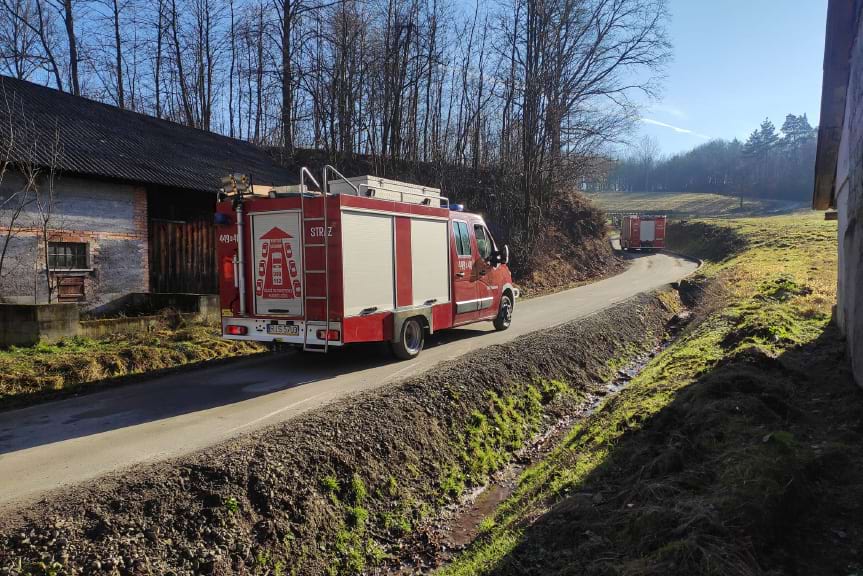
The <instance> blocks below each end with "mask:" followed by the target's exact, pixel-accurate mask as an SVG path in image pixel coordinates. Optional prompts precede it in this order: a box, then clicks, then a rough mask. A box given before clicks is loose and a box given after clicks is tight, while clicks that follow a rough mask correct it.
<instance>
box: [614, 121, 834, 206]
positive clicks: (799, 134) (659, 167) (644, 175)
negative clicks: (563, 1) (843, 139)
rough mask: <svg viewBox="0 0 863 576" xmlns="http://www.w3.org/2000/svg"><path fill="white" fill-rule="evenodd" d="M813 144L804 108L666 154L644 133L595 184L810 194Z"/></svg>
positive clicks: (753, 194) (620, 188)
mask: <svg viewBox="0 0 863 576" xmlns="http://www.w3.org/2000/svg"><path fill="white" fill-rule="evenodd" d="M816 146H817V130H816V129H815V128H813V127H812V126H811V125H810V123H809V119H808V118H807V117H806V114H802V115H799V116H798V115H794V114H788V115H787V116H786V117H785V121H784V122H783V124H782V127H781V128H780V129H778V130H777V128H776V126H775V125H774V124H773V122H771V121H770V120H769V119H765V120H764V121H763V122H762V123H761V125H760V126H759V127H758V128H757V129H755V130H754V131H753V132H752V133H751V134H750V135H749V138H748V139H747V140H746V141H745V142H741V141H739V140H737V139H734V140H731V141H728V140H712V141H710V142H707V143H705V144H702V145H700V146H697V147H695V148H693V149H692V150H689V151H688V152H684V153H682V154H675V155H672V156H669V157H662V156H660V154H659V150H658V147H657V146H656V143H655V141H653V140H651V139H649V138H647V139H643V140H642V141H641V142H639V143H638V145H636V146H635V147H634V148H633V149H632V151H631V152H630V154H628V155H627V156H625V157H624V158H623V159H621V160H619V161H617V162H616V163H615V164H614V165H613V167H612V168H611V170H610V172H609V175H608V179H607V180H605V181H603V182H602V183H601V185H600V187H601V188H604V189H608V190H615V191H639V192H711V193H717V194H727V195H734V196H748V197H756V198H774V199H788V200H805V199H807V198H809V197H811V195H812V186H813V185H814V178H815V149H816Z"/></svg>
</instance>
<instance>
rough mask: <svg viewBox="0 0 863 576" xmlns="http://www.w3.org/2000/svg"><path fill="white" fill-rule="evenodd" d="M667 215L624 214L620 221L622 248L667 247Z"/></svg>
mask: <svg viewBox="0 0 863 576" xmlns="http://www.w3.org/2000/svg"><path fill="white" fill-rule="evenodd" d="M665 223H666V217H665V216H643V215H632V216H624V217H623V219H622V220H621V222H620V248H621V250H640V249H642V248H653V249H662V248H665Z"/></svg>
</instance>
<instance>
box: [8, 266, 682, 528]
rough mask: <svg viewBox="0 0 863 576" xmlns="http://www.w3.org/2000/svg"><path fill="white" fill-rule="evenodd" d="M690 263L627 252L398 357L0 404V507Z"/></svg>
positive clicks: (534, 323)
mask: <svg viewBox="0 0 863 576" xmlns="http://www.w3.org/2000/svg"><path fill="white" fill-rule="evenodd" d="M695 269H696V264H695V263H693V262H691V261H689V260H685V259H682V258H677V257H674V256H670V255H666V254H651V255H640V256H635V257H633V258H632V260H631V262H630V266H629V268H628V269H627V270H626V271H625V272H623V273H622V274H619V275H617V276H614V277H612V278H608V279H606V280H602V281H599V282H596V283H594V284H589V285H586V286H582V287H580V288H575V289H572V290H568V291H565V292H559V293H557V294H553V295H550V296H544V297H541V298H534V299H531V300H526V301H521V302H517V304H516V307H515V312H514V316H513V323H512V326H511V328H510V329H509V330H507V331H506V332H494V331H493V330H494V329H493V328H492V326H491V323H490V322H486V323H482V324H476V325H474V326H469V327H464V328H459V329H455V330H449V331H444V332H440V333H438V334H435V335H434V336H432V337H431V338H430V339H429V341H428V342H427V348H426V349H425V350H424V351H423V353H422V354H421V355H420V357H419V358H417V359H415V360H412V361H408V362H395V361H393V360H392V359H391V358H390V357H389V356H388V354H386V353H385V352H384V351H383V350H382V346H380V345H370V346H360V347H355V348H348V349H346V350H343V351H338V352H336V353H333V354H330V355H327V356H326V357H325V356H323V355H318V354H300V353H295V352H288V353H285V354H277V355H266V356H259V357H255V358H249V359H245V360H239V361H236V362H231V363H229V364H223V365H220V366H213V367H209V368H203V369H198V370H191V371H185V372H179V373H175V374H172V375H167V376H161V377H156V378H152V379H149V380H145V381H141V382H137V383H135V384H130V385H126V386H120V387H117V388H112V389H106V390H104V391H101V392H96V393H93V394H87V395H82V396H79V397H74V398H69V399H65V400H59V401H56V402H50V403H46V404H41V405H37V406H33V407H30V408H23V409H19V410H13V411H9V412H2V413H0V508H6V509H7V511H8V510H9V509H12V508H17V507H18V506H19V505H22V504H26V503H29V502H32V501H34V500H35V499H37V498H39V497H40V496H41V495H44V494H45V493H47V492H49V491H52V490H55V489H60V488H62V487H64V486H68V485H72V484H76V483H80V482H83V481H85V480H88V479H92V478H96V477H99V476H102V475H104V474H107V473H110V472H115V471H119V470H121V469H124V468H127V467H129V466H132V465H136V464H141V463H146V462H154V461H159V460H163V459H167V458H171V457H174V456H179V455H182V454H187V453H189V452H193V451H195V450H199V449H201V448H204V447H206V446H210V445H213V444H216V443H218V442H220V441H222V440H225V439H227V438H230V437H232V436H236V435H238V434H242V433H244V432H248V431H251V430H254V429H256V428H260V427H263V426H267V425H269V424H273V423H276V422H279V421H283V420H287V419H289V418H292V417H294V416H297V415H298V414H301V413H303V412H306V411H308V410H312V409H314V408H317V407H319V406H321V405H323V404H326V403H328V402H331V401H333V400H335V399H337V398H341V397H344V396H345V395H349V394H355V393H357V392H361V391H364V390H368V389H371V388H375V387H378V386H383V385H385V384H387V383H390V382H394V381H396V380H400V379H403V378H406V377H408V376H412V375H415V374H418V373H420V372H423V371H425V370H428V369H429V368H433V367H434V366H435V365H437V364H438V363H439V362H443V361H446V360H450V359H452V358H455V357H457V356H460V355H462V354H464V353H466V352H469V351H471V350H475V349H478V348H482V347H485V346H489V345H491V344H498V343H501V342H506V341H509V340H512V339H514V338H516V337H518V336H521V335H523V334H527V333H529V332H534V331H537V330H541V329H544V328H549V327H551V326H555V325H558V324H561V323H564V322H568V321H571V320H575V319H578V318H583V317H585V316H587V315H589V314H591V313H593V312H596V311H598V310H602V309H603V308H606V307H608V306H610V305H612V304H615V303H617V302H620V301H622V300H625V299H627V298H629V297H631V296H633V295H635V294H638V293H640V292H645V291H648V290H651V289H654V288H657V287H659V286H662V285H664V284H668V283H669V282H673V281H675V280H679V279H680V278H682V277H684V276H686V275H688V274H690V273H691V272H693V271H694V270H695Z"/></svg>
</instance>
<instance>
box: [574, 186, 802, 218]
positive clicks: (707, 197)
mask: <svg viewBox="0 0 863 576" xmlns="http://www.w3.org/2000/svg"><path fill="white" fill-rule="evenodd" d="M587 197H588V198H590V200H591V201H592V202H593V203H594V204H596V205H598V206H599V207H600V208H602V209H603V210H605V211H607V212H629V211H632V212H657V213H669V214H673V215H674V216H676V217H690V218H695V217H705V218H706V217H723V218H727V217H740V216H747V215H762V214H767V213H776V212H777V211H779V212H788V211H792V210H799V209H801V208H805V207H806V205H805V203H803V202H787V201H781V200H763V199H755V198H752V199H750V198H744V200H743V208H742V209H741V208H740V199H739V198H736V197H733V196H722V195H719V194H707V193H690V192H687V193H677V192H594V193H591V194H588V195H587Z"/></svg>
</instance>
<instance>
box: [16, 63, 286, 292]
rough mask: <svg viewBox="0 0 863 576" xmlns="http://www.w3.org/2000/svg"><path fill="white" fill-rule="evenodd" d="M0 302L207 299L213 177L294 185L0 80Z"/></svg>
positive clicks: (186, 131)
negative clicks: (150, 295)
mask: <svg viewBox="0 0 863 576" xmlns="http://www.w3.org/2000/svg"><path fill="white" fill-rule="evenodd" d="M3 159H8V160H7V161H6V162H4V164H5V165H6V167H7V170H5V171H4V172H3V179H2V182H0V301H3V302H27V303H32V302H48V301H51V302H56V301H76V302H80V303H81V304H82V305H83V306H84V307H86V308H95V307H99V306H103V305H105V304H106V303H108V302H110V301H112V300H114V299H117V298H120V297H122V296H124V295H125V294H128V293H131V292H199V293H208V292H212V291H214V290H215V285H216V264H215V260H214V253H215V242H216V238H215V233H214V228H213V225H212V213H213V207H214V203H215V194H216V192H217V190H218V187H219V183H220V179H221V177H222V176H224V175H226V174H228V173H232V172H242V173H246V174H250V175H251V176H252V178H253V180H254V181H255V182H256V183H260V184H268V185H284V184H291V183H294V182H295V180H296V177H295V175H294V173H293V170H290V169H288V168H286V167H285V166H284V165H283V164H282V163H281V162H280V161H279V159H278V158H277V157H276V156H275V154H274V153H273V152H272V151H270V150H266V149H264V148H261V147H258V146H255V145H253V144H251V143H248V142H245V141H241V140H236V139H233V138H229V137H226V136H222V135H219V134H215V133H212V132H207V131H204V130H199V129H196V128H190V127H187V126H183V125H180V124H176V123H174V122H170V121H168V120H164V119H158V118H153V117H151V116H147V115H144V114H139V113H136V112H132V111H129V110H122V109H119V108H116V107H114V106H110V105H106V104H103V103H100V102H96V101H93V100H89V99H86V98H82V97H78V96H73V95H71V94H67V93H64V92H60V91H57V90H54V89H51V88H46V87H44V86H39V85H37V84H33V83H30V82H26V81H22V80H16V79H13V78H9V77H2V76H0V162H2V161H3Z"/></svg>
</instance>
